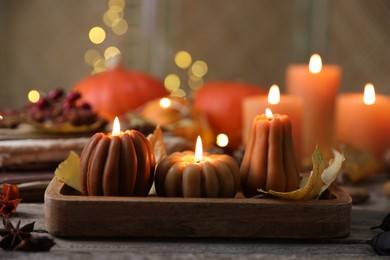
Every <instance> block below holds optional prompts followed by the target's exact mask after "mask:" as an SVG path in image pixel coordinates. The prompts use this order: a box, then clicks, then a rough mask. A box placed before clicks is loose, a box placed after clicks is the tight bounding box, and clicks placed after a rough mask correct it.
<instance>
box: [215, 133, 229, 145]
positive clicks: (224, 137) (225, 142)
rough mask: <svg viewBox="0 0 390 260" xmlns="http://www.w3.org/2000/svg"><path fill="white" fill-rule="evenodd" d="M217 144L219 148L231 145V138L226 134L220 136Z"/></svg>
mask: <svg viewBox="0 0 390 260" xmlns="http://www.w3.org/2000/svg"><path fill="white" fill-rule="evenodd" d="M216 143H217V145H218V146H219V147H226V146H227V145H228V144H229V137H228V136H227V135H225V134H219V135H217V140H216Z"/></svg>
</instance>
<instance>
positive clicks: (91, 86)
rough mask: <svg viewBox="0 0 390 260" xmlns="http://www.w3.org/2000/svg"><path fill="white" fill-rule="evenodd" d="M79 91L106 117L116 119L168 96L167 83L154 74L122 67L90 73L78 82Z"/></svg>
mask: <svg viewBox="0 0 390 260" xmlns="http://www.w3.org/2000/svg"><path fill="white" fill-rule="evenodd" d="M73 89H74V90H76V91H79V92H80V93H81V95H82V97H83V100H85V101H87V102H88V103H89V104H91V106H92V107H93V109H94V110H95V111H96V112H97V113H98V114H99V115H100V116H102V117H104V118H106V119H108V120H113V119H114V118H115V116H120V115H123V114H125V113H127V112H129V111H131V110H133V109H135V108H137V107H139V106H141V105H143V104H144V103H145V102H147V101H149V100H152V99H155V98H158V97H162V96H165V95H167V92H166V90H165V88H164V85H163V84H162V83H161V82H160V81H159V80H157V79H155V78H154V77H152V76H150V75H148V74H146V73H141V72H135V71H129V70H126V69H125V68H123V67H121V66H117V67H115V68H112V69H109V70H107V71H104V72H102V73H98V74H94V75H91V76H88V77H86V78H84V79H83V80H81V81H80V82H79V83H77V84H76V85H75V86H74V88H73Z"/></svg>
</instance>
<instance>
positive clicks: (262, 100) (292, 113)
mask: <svg viewBox="0 0 390 260" xmlns="http://www.w3.org/2000/svg"><path fill="white" fill-rule="evenodd" d="M268 107H269V108H270V109H271V110H272V111H273V112H274V113H276V114H282V115H288V116H289V118H290V120H291V124H292V129H293V130H292V136H293V142H294V147H295V155H296V158H297V162H300V159H301V156H300V155H301V144H302V113H303V111H302V109H303V102H302V98H301V97H298V96H294V95H280V90H279V87H278V85H275V84H274V85H272V86H271V88H270V89H269V92H268V97H267V96H253V97H249V98H246V99H245V100H244V101H243V119H244V121H243V141H244V144H247V142H248V139H249V133H250V129H251V125H252V123H253V122H252V121H253V118H255V117H256V115H259V114H261V113H262V112H263V111H265V109H266V108H268Z"/></svg>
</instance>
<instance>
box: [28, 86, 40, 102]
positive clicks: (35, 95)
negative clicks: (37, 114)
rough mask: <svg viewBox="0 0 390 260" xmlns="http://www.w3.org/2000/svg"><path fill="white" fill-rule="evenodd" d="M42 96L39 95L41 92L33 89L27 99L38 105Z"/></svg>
mask: <svg viewBox="0 0 390 260" xmlns="http://www.w3.org/2000/svg"><path fill="white" fill-rule="evenodd" d="M40 97H41V95H40V94H39V91H38V90H36V89H32V90H30V91H29V92H28V94H27V98H28V100H29V101H30V102H31V103H36V102H38V100H39V98H40Z"/></svg>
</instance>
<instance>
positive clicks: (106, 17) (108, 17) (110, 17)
mask: <svg viewBox="0 0 390 260" xmlns="http://www.w3.org/2000/svg"><path fill="white" fill-rule="evenodd" d="M123 16H124V13H123V11H120V12H114V11H112V10H107V11H106V12H105V13H104V14H103V22H104V24H105V25H107V26H108V27H111V26H112V23H113V22H114V21H115V20H117V19H122V18H123Z"/></svg>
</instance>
